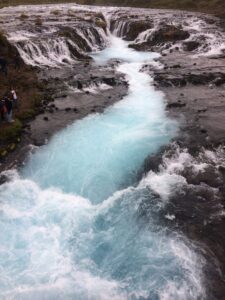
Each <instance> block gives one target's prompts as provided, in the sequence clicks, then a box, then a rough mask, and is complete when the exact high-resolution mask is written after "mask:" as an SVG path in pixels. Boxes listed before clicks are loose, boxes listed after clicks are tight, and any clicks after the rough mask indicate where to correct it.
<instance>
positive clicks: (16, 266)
mask: <svg viewBox="0 0 225 300" xmlns="http://www.w3.org/2000/svg"><path fill="white" fill-rule="evenodd" d="M111 42H112V43H111V46H110V47H109V48H108V49H106V50H105V51H103V52H101V53H99V54H97V55H95V60H96V62H97V63H104V62H105V61H106V60H107V59H110V58H122V59H124V60H125V62H124V63H122V64H121V65H120V67H119V70H120V71H121V72H123V73H125V74H126V76H127V78H128V81H129V84H130V88H129V94H128V96H127V97H125V98H124V99H123V100H122V101H120V102H119V103H117V104H115V105H114V106H112V107H110V108H108V109H107V110H106V111H105V112H104V113H103V114H95V115H91V116H89V117H87V118H85V119H83V120H81V121H79V122H76V123H74V124H73V125H72V126H69V127H68V128H67V129H65V130H63V131H61V132H59V133H58V134H57V135H56V136H55V137H53V138H52V140H51V141H50V142H49V144H48V145H46V146H44V147H42V148H40V149H39V150H38V151H37V152H36V153H35V154H34V155H32V156H31V158H30V160H29V162H28V163H27V165H26V166H25V168H24V169H23V170H22V174H21V175H20V176H19V175H13V176H14V178H13V180H12V181H11V182H10V183H6V184H4V185H2V186H0V201H1V208H0V240H1V245H0V272H1V274H0V275H1V276H0V298H1V299H32V300H33V299H38V300H39V299H41V300H42V299H47V300H49V299H52V300H53V299H54V300H55V299H64V300H67V299H78V300H80V299H81V300H83V299H84V300H86V299H88V300H89V299H90V300H99V299H100V300H101V299H102V300H108V299H132V300H133V299H142V300H143V299H151V300H155V299H171V300H174V299H197V297H199V296H201V297H203V293H204V292H203V287H202V284H201V272H200V271H199V268H198V267H196V266H197V261H198V264H200V261H199V260H198V258H197V256H196V255H195V253H193V251H192V250H191V248H189V246H187V245H186V243H184V241H182V239H181V237H180V236H177V235H176V234H172V233H170V234H169V233H168V230H166V229H165V228H163V227H161V226H159V225H156V222H155V220H156V218H157V212H158V210H159V209H160V206H161V205H163V202H162V200H160V198H158V197H156V196H155V195H154V194H153V193H152V191H151V188H150V186H151V185H149V184H148V182H149V181H151V176H148V175H147V177H146V178H145V179H144V180H143V181H142V182H141V183H137V182H136V172H137V171H138V170H139V169H140V167H141V166H142V164H143V161H144V159H145V158H146V157H147V156H148V155H149V154H151V153H154V152H155V151H157V149H159V147H160V146H161V145H163V144H166V143H168V142H169V140H170V139H171V138H172V137H173V136H174V134H175V131H176V125H175V124H174V122H172V121H171V120H170V119H168V117H167V116H166V114H165V105H164V101H163V95H162V94H161V93H159V92H157V91H155V90H154V88H153V87H152V85H151V79H150V77H149V76H148V75H147V74H144V73H141V72H140V71H139V70H140V68H141V66H142V64H143V63H145V62H148V63H151V62H152V63H154V62H153V59H154V57H155V54H151V53H141V52H139V53H137V52H135V51H133V50H131V49H128V48H127V45H126V43H124V42H122V41H121V40H119V39H117V38H112V41H111ZM164 186H165V183H163V182H162V189H163V188H164ZM158 189H160V182H159V184H158ZM201 299H202V298H201Z"/></svg>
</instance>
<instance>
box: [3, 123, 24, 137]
mask: <svg viewBox="0 0 225 300" xmlns="http://www.w3.org/2000/svg"><path fill="white" fill-rule="evenodd" d="M22 129H23V125H22V123H21V121H19V120H18V119H16V120H15V122H14V123H11V124H4V125H2V126H1V135H0V142H8V141H12V140H16V139H17V138H18V137H20V135H21V133H22Z"/></svg>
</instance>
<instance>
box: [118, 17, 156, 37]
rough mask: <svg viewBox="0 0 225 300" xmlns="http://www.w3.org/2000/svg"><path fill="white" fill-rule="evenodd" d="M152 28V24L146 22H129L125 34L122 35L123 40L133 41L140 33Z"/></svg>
mask: <svg viewBox="0 0 225 300" xmlns="http://www.w3.org/2000/svg"><path fill="white" fill-rule="evenodd" d="M152 26H153V24H152V23H151V22H150V21H146V20H135V21H133V22H130V23H129V26H127V30H126V32H125V33H123V35H124V39H125V40H127V41H134V40H135V39H136V38H137V37H138V35H139V34H140V33H141V32H143V31H145V30H147V29H150V28H152Z"/></svg>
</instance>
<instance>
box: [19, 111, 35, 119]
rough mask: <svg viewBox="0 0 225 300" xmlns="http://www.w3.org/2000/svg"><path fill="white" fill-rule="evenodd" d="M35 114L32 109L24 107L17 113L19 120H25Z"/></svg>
mask: <svg viewBox="0 0 225 300" xmlns="http://www.w3.org/2000/svg"><path fill="white" fill-rule="evenodd" d="M35 115H36V112H35V110H34V109H26V110H24V111H23V112H22V113H21V114H17V117H18V118H19V120H20V121H26V120H29V119H32V118H33V117H34V116H35Z"/></svg>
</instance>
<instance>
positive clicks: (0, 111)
mask: <svg viewBox="0 0 225 300" xmlns="http://www.w3.org/2000/svg"><path fill="white" fill-rule="evenodd" d="M6 113H7V109H6V106H5V100H4V99H1V100H0V125H1V123H2V121H4V119H5V115H6Z"/></svg>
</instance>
